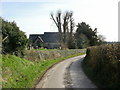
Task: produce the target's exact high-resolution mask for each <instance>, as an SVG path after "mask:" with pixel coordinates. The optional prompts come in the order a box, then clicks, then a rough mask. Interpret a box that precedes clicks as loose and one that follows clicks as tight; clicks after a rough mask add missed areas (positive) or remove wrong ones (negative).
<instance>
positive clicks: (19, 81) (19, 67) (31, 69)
mask: <svg viewBox="0 0 120 90" xmlns="http://www.w3.org/2000/svg"><path fill="white" fill-rule="evenodd" d="M82 54H83V53H78V54H76V55H70V56H65V57H62V58H57V59H51V60H42V61H38V62H32V61H29V60H25V59H21V58H19V57H16V56H13V55H3V58H2V59H3V60H2V62H3V65H2V68H3V69H2V70H3V71H2V77H3V82H2V87H3V88H33V87H35V84H37V81H38V79H39V78H40V77H41V76H42V75H43V73H44V72H45V71H46V70H47V69H48V68H49V67H50V66H52V65H53V64H55V63H58V62H60V61H62V60H65V59H67V58H71V57H74V56H78V55H82Z"/></svg>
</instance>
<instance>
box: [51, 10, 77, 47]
mask: <svg viewBox="0 0 120 90" xmlns="http://www.w3.org/2000/svg"><path fill="white" fill-rule="evenodd" d="M50 15H51V19H52V20H53V21H54V23H55V25H56V26H57V28H58V32H59V33H60V37H61V40H60V43H61V47H62V48H68V46H69V41H70V39H71V38H72V35H73V30H74V26H75V25H74V19H73V12H69V11H67V12H65V13H64V14H63V15H62V13H61V11H60V10H58V11H57V14H56V17H54V14H53V13H51V14H50ZM62 16H63V17H62Z"/></svg>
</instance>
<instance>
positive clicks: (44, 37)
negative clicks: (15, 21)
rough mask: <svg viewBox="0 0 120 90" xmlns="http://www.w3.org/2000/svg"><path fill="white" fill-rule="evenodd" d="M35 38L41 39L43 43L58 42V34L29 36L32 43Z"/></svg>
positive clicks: (48, 33) (49, 33)
mask: <svg viewBox="0 0 120 90" xmlns="http://www.w3.org/2000/svg"><path fill="white" fill-rule="evenodd" d="M37 38H41V39H42V40H43V42H44V43H57V42H59V41H60V36H59V32H44V34H30V36H29V39H30V41H31V42H32V43H34V41H35V40H36V39H37Z"/></svg>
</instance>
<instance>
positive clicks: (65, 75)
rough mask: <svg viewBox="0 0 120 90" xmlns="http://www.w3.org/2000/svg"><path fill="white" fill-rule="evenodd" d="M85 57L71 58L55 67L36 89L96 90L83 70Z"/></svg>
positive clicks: (47, 73)
mask: <svg viewBox="0 0 120 90" xmlns="http://www.w3.org/2000/svg"><path fill="white" fill-rule="evenodd" d="M84 56H85V55H81V56H77V57H73V58H69V59H66V60H64V61H62V62H60V63H58V64H56V65H55V66H53V67H52V68H51V69H50V70H48V71H47V72H46V74H45V75H44V76H43V78H42V80H41V81H40V82H39V83H38V84H37V85H36V88H96V86H95V85H94V84H93V83H92V82H91V81H90V80H89V79H88V78H87V76H86V75H85V74H84V72H83V70H82V67H81V62H82V60H83V58H84Z"/></svg>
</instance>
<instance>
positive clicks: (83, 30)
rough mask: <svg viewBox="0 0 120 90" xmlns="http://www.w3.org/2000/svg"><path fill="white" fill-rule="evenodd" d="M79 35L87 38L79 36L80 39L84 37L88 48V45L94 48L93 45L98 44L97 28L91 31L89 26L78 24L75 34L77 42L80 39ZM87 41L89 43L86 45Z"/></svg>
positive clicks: (83, 23)
mask: <svg viewBox="0 0 120 90" xmlns="http://www.w3.org/2000/svg"><path fill="white" fill-rule="evenodd" d="M81 34H84V35H85V36H86V37H87V38H86V37H85V36H81V37H82V38H83V37H85V39H86V40H87V39H88V40H87V43H86V44H87V45H86V46H88V45H90V46H94V45H97V44H98V37H97V28H95V29H94V30H92V29H91V27H90V26H89V24H86V23H85V22H82V23H78V25H77V30H76V34H75V38H76V40H77V41H78V39H80V35H81ZM88 41H89V44H88ZM78 47H79V46H78Z"/></svg>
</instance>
